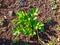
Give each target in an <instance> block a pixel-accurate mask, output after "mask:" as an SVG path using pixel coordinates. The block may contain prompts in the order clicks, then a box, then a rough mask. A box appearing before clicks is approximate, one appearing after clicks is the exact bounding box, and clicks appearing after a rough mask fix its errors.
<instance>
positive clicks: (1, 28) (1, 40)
mask: <svg viewBox="0 0 60 45" xmlns="http://www.w3.org/2000/svg"><path fill="white" fill-rule="evenodd" d="M21 1H22V2H23V3H24V4H23V5H20V4H19V5H18V3H20V2H21ZM54 3H56V4H57V5H58V7H57V9H55V10H53V9H52V5H53V3H52V2H50V1H49V0H0V4H2V6H0V20H4V21H3V25H0V45H3V44H5V45H24V43H25V42H28V44H29V45H47V43H49V42H54V43H55V44H56V45H60V41H57V38H59V39H60V30H58V29H56V28H57V27H60V11H59V10H60V0H55V2H54ZM33 7H38V8H39V11H38V19H39V20H40V21H42V22H44V24H45V31H44V32H39V36H40V37H41V38H42V40H41V41H38V42H37V37H36V36H33V37H30V38H29V37H25V36H23V35H21V34H20V35H18V36H14V35H12V28H13V26H14V25H13V24H12V23H11V20H12V19H16V18H17V17H16V15H15V13H16V12H17V11H19V10H23V11H24V12H25V13H27V12H28V11H29V10H30V9H31V8H33ZM9 11H11V13H12V14H11V13H9ZM48 17H51V18H52V19H53V21H52V22H51V23H45V20H46V19H47V18H48ZM16 37H18V38H19V41H18V42H16V43H15V44H14V43H12V40H13V39H15V38H16Z"/></svg>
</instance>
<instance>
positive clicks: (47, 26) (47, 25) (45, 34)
mask: <svg viewBox="0 0 60 45" xmlns="http://www.w3.org/2000/svg"><path fill="white" fill-rule="evenodd" d="M56 24H58V23H57V22H55V21H51V22H50V23H45V31H44V32H39V36H40V37H41V38H42V39H43V41H44V42H45V43H48V41H50V40H51V39H50V37H52V36H54V37H57V32H56V31H55V30H53V29H51V28H52V27H53V26H55V25H56ZM50 27H51V28H50ZM48 35H49V36H50V37H48Z"/></svg>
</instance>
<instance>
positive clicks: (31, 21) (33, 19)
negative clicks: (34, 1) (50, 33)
mask: <svg viewBox="0 0 60 45" xmlns="http://www.w3.org/2000/svg"><path fill="white" fill-rule="evenodd" d="M37 12H38V8H32V9H31V10H30V11H29V12H28V13H24V12H23V11H18V12H16V16H17V17H18V20H15V19H13V20H12V23H13V24H16V25H17V27H14V28H13V35H18V34H20V33H21V34H23V35H25V36H33V35H36V31H38V29H39V30H41V31H42V32H43V31H44V24H43V23H42V22H41V21H38V20H37V15H38V14H37Z"/></svg>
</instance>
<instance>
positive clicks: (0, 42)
mask: <svg viewBox="0 0 60 45" xmlns="http://www.w3.org/2000/svg"><path fill="white" fill-rule="evenodd" d="M26 43H28V44H29V45H37V43H35V42H34V43H29V42H26ZM26 43H25V42H24V41H17V42H16V43H12V40H8V39H2V38H0V45H28V44H26ZM39 45H40V44H39Z"/></svg>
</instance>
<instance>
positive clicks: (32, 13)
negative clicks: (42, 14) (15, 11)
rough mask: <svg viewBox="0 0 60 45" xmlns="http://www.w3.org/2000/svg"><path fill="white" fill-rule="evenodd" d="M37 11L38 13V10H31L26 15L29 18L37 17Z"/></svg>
mask: <svg viewBox="0 0 60 45" xmlns="http://www.w3.org/2000/svg"><path fill="white" fill-rule="evenodd" d="M37 11H38V8H32V9H31V10H30V11H29V12H28V14H27V15H29V16H30V17H31V16H33V15H37Z"/></svg>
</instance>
